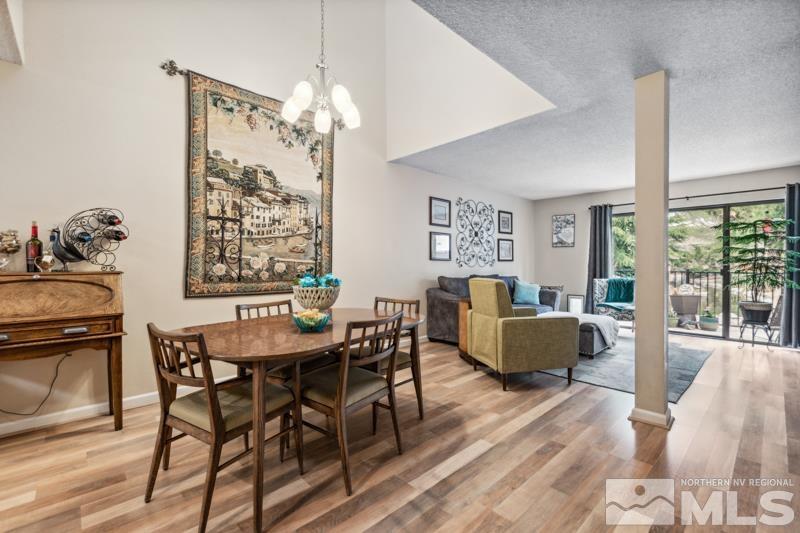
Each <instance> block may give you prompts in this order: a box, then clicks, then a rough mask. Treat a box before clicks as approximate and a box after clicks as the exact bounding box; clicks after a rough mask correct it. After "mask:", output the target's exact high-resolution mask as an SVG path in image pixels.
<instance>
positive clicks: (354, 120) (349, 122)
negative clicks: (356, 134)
mask: <svg viewBox="0 0 800 533" xmlns="http://www.w3.org/2000/svg"><path fill="white" fill-rule="evenodd" d="M342 120H344V125H345V126H347V127H348V128H350V129H351V130H354V129H356V128H357V127H359V126H361V113H359V112H358V108H357V107H356V106H355V104H354V103H353V102H350V107H349V108H348V109H345V110H344V111H343V112H342Z"/></svg>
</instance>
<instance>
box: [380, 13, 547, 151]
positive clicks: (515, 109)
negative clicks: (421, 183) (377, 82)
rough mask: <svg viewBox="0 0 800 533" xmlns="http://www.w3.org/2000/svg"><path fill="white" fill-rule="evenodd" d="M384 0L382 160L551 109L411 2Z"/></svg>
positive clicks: (508, 74)
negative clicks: (384, 148)
mask: <svg viewBox="0 0 800 533" xmlns="http://www.w3.org/2000/svg"><path fill="white" fill-rule="evenodd" d="M386 4H387V8H386V78H387V85H386V93H387V98H386V99H387V126H388V136H387V137H388V138H387V154H386V155H387V159H388V160H390V161H394V160H397V159H400V158H402V157H405V156H408V155H411V154H414V153H417V152H421V151H423V150H427V149H429V148H433V147H435V146H439V145H442V144H445V143H448V142H452V141H455V140H457V139H461V138H463V137H467V136H469V135H474V134H476V133H480V132H482V131H486V130H489V129H491V128H496V127H498V126H501V125H503V124H506V123H509V122H513V121H515V120H519V119H521V118H525V117H529V116H531V115H535V114H537V113H541V112H542V111H547V110H549V109H553V108H554V107H555V106H554V105H553V104H552V103H551V102H550V101H549V100H547V99H546V98H545V97H543V96H542V95H540V94H539V93H537V92H536V91H534V90H533V89H532V88H531V87H529V86H528V85H526V84H525V83H523V82H522V81H520V80H519V79H518V78H517V77H515V76H514V75H513V74H511V73H510V72H509V71H507V70H506V69H504V68H503V67H502V66H500V65H499V64H498V63H496V62H495V61H494V60H493V59H491V58H490V57H488V56H487V55H486V54H484V53H483V52H481V51H480V50H478V49H477V48H475V47H474V46H472V45H471V44H470V43H469V42H467V41H466V40H465V39H464V38H462V37H461V36H460V35H458V34H457V33H455V32H454V31H453V30H451V29H450V28H448V27H447V26H445V25H444V24H442V23H441V22H439V20H437V19H436V17H434V16H433V15H431V14H430V13H428V12H427V11H425V10H424V9H422V8H421V7H420V6H418V5H417V4H415V3H414V2H412V1H411V0H387V2H386Z"/></svg>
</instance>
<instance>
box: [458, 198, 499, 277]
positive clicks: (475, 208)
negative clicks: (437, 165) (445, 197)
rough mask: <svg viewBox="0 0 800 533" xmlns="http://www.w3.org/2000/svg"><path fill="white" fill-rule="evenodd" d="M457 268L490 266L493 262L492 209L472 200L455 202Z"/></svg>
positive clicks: (493, 227) (489, 205) (488, 205)
mask: <svg viewBox="0 0 800 533" xmlns="http://www.w3.org/2000/svg"><path fill="white" fill-rule="evenodd" d="M456 208H457V209H458V212H457V213H456V230H457V231H458V234H457V235H456V251H457V252H458V258H457V259H456V263H457V264H458V266H460V267H463V266H470V267H473V266H478V267H483V266H492V265H494V262H495V254H494V250H495V238H494V232H495V226H494V207H493V206H492V205H491V204H486V203H484V202H476V201H474V200H464V199H463V198H459V199H458V200H456Z"/></svg>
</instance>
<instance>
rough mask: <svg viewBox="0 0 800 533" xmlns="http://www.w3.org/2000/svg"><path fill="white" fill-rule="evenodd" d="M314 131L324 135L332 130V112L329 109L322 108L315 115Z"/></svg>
mask: <svg viewBox="0 0 800 533" xmlns="http://www.w3.org/2000/svg"><path fill="white" fill-rule="evenodd" d="M314 129H315V130H317V131H318V132H319V133H322V134H323V135H324V134H325V133H328V132H329V131H330V130H331V112H330V111H329V110H328V108H327V107H320V108H319V109H317V112H316V113H315V114H314Z"/></svg>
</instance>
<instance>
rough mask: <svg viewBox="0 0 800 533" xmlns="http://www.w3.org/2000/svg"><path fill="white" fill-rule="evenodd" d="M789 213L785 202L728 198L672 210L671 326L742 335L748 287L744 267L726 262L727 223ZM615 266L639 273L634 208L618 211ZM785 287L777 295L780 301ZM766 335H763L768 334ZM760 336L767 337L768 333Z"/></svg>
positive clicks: (679, 330)
mask: <svg viewBox="0 0 800 533" xmlns="http://www.w3.org/2000/svg"><path fill="white" fill-rule="evenodd" d="M775 217H783V202H781V201H775V202H760V203H748V204H722V205H714V206H708V207H699V208H691V209H675V210H672V211H671V212H670V215H669V225H668V246H669V273H668V280H669V286H670V305H669V312H670V316H669V322H670V331H673V332H675V333H690V334H697V335H708V336H717V337H722V338H737V339H738V338H739V324H740V320H741V316H740V313H739V305H738V304H739V300H740V299H745V298H746V297H747V296H746V295H747V290H748V287H747V286H746V285H744V284H739V283H738V282H739V281H743V282H745V281H746V275H745V274H744V273H741V272H730V271H729V270H728V268H727V267H725V266H724V251H723V241H724V238H725V237H726V236H725V235H724V233H723V229H722V228H723V223H724V222H726V221H728V220H739V221H745V220H758V219H763V218H775ZM612 231H613V236H614V267H615V271H616V275H618V276H635V271H634V268H635V257H636V228H635V222H634V216H633V214H618V215H614V217H613V221H612ZM779 296H780V289H776V290H775V291H773V293H772V294H768V295H767V297H768V298H769V297H771V298H772V301H773V305H774V304H775V303H777V299H778V297H779ZM762 336H763V335H762ZM757 340H762V341H766V336H764V338H763V339H762V338H759V339H757Z"/></svg>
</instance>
